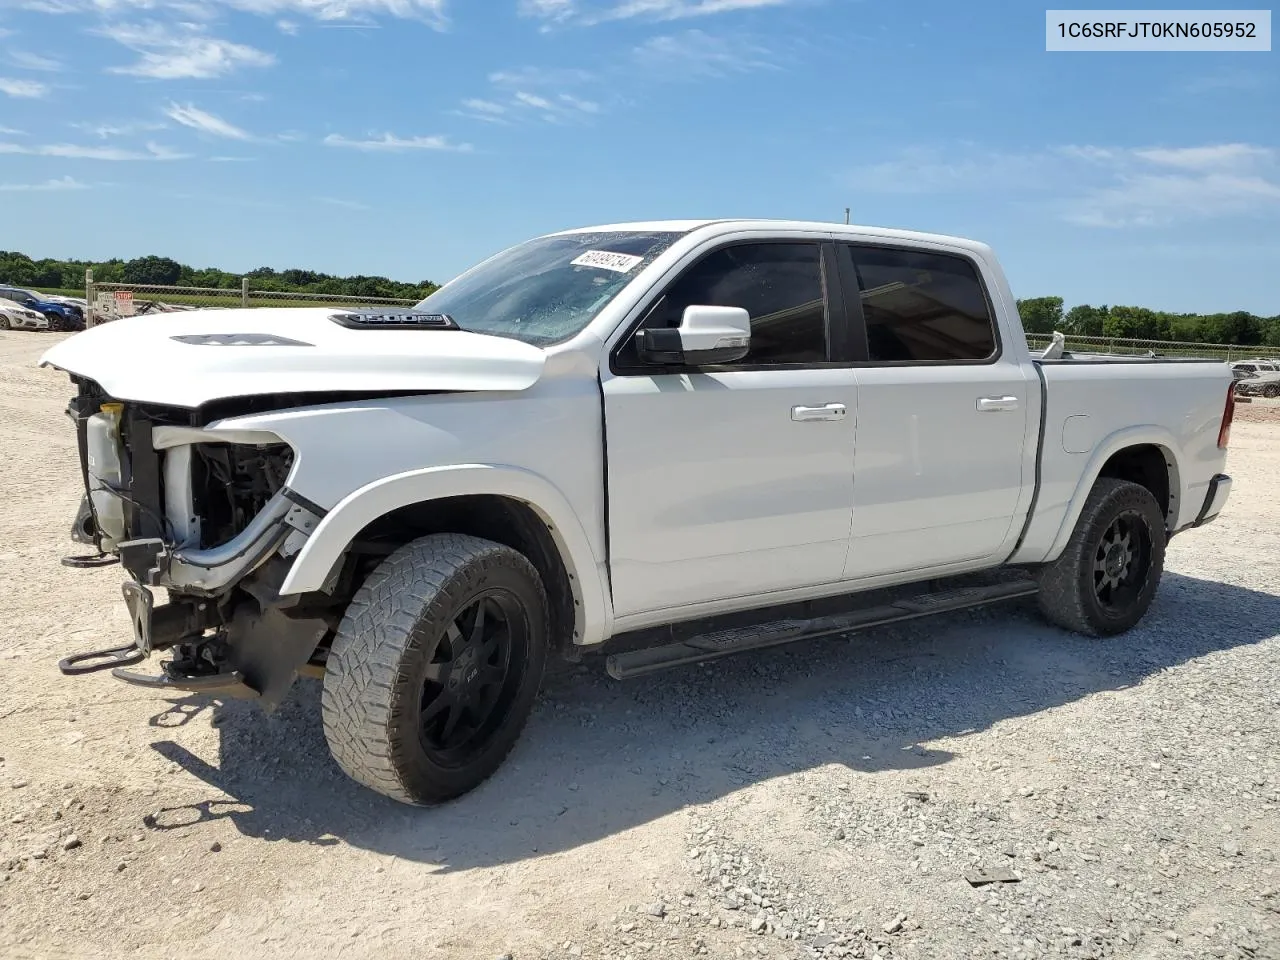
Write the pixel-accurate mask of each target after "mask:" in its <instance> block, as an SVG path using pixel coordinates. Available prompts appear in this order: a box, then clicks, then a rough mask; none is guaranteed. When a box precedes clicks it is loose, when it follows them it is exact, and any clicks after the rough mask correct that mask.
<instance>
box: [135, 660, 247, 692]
mask: <svg viewBox="0 0 1280 960" xmlns="http://www.w3.org/2000/svg"><path fill="white" fill-rule="evenodd" d="M111 675H112V676H113V677H115V678H116V679H117V680H123V681H124V682H125V683H131V684H133V685H134V686H135V687H147V688H148V689H150V690H163V691H166V692H167V691H170V690H172V691H176V692H179V693H204V694H208V695H209V696H212V697H236V698H238V699H244V700H253V699H257V697H258V696H259V693H258V691H257V690H254V689H253V688H252V687H251V686H249V685H248V684H247V683H245V682H244V675H243V674H241V673H240V671H239V670H232V671H230V672H228V673H214V674H206V675H194V676H184V675H182V674H177V673H171V672H170V671H169V668H168V667H167V666H166V667H165V671H164V673H161V674H160V675H159V676H148V675H147V674H142V673H134V672H133V671H132V670H125V669H124V668H122V667H116V668H115V669H114V670H112V671H111Z"/></svg>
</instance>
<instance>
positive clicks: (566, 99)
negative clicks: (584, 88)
mask: <svg viewBox="0 0 1280 960" xmlns="http://www.w3.org/2000/svg"><path fill="white" fill-rule="evenodd" d="M560 101H561V102H562V103H567V104H568V105H569V106H571V107H573V108H574V109H575V110H581V111H582V112H583V113H599V112H600V104H598V103H596V102H595V101H594V100H582V99H580V98H578V97H575V96H573V95H572V94H568V93H562V94H560Z"/></svg>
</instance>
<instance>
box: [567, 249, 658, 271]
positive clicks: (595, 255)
mask: <svg viewBox="0 0 1280 960" xmlns="http://www.w3.org/2000/svg"><path fill="white" fill-rule="evenodd" d="M643 259H644V257H635V256H632V255H631V254H629V253H610V252H609V251H608V250H588V251H587V252H586V253H584V254H582V256H580V257H577V258H575V259H574V260H572V261H570V262H571V263H572V264H573V265H574V266H575V267H599V268H600V269H602V270H613V271H614V272H615V273H630V272H631V271H632V270H633V269H635V265H636V264H637V263H639V262H640V261H641V260H643Z"/></svg>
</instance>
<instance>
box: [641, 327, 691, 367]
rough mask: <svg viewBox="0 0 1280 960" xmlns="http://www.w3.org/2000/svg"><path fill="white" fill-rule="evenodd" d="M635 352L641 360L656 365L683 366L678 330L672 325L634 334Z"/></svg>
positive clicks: (682, 350)
mask: <svg viewBox="0 0 1280 960" xmlns="http://www.w3.org/2000/svg"><path fill="white" fill-rule="evenodd" d="M636 352H637V353H638V354H639V356H640V359H641V360H642V361H644V362H645V363H652V364H655V365H657V366H664V367H665V366H683V365H684V362H685V354H684V346H683V345H682V344H681V343H680V331H679V330H676V329H675V328H674V327H658V328H654V329H650V330H641V331H639V332H638V333H637V334H636Z"/></svg>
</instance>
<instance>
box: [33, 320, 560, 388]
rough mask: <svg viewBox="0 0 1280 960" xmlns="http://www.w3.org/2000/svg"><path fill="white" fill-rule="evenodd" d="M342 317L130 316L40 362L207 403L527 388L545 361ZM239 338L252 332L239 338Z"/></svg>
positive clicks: (485, 339)
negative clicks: (320, 394) (272, 396)
mask: <svg viewBox="0 0 1280 960" xmlns="http://www.w3.org/2000/svg"><path fill="white" fill-rule="evenodd" d="M342 312H346V311H343V310H340V309H337V308H333V309H330V308H325V307H319V308H312V307H264V308H261V309H249V310H207V311H204V310H200V311H192V312H188V313H161V314H151V315H148V316H142V317H126V318H122V319H120V320H113V321H111V322H110V323H105V324H102V325H100V326H94V327H91V328H89V329H88V330H84V331H82V332H80V333H77V334H75V335H74V336H72V337H69V338H68V339H66V340H64V341H62V342H61V343H59V344H58V345H57V346H55V347H53V348H52V349H51V350H49V351H48V352H46V353H45V355H44V356H43V357H41V358H40V365H41V366H52V367H56V368H58V369H59V370H63V371H66V372H67V373H73V374H77V375H79V376H83V377H89V378H90V379H92V380H95V381H97V383H98V384H99V385H101V387H102V389H103V390H105V391H106V392H107V393H108V394H110V395H111V396H112V397H116V398H118V399H121V400H137V401H143V402H147V403H160V404H172V405H174V406H179V407H198V406H200V405H201V404H202V403H206V402H207V401H209V400H217V399H223V398H228V397H240V396H249V395H253V394H263V393H301V392H315V391H342V392H359V391H372V390H377V391H382V390H386V391H393V390H410V391H422V392H424V393H425V392H427V391H433V390H501V391H506V390H524V389H527V388H528V387H530V386H532V385H533V384H534V383H535V382H536V381H537V379H538V377H539V376H540V375H541V374H542V367H543V363H544V362H545V360H546V354H545V353H543V351H542V350H540V349H538V348H537V347H534V346H531V345H529V344H527V343H522V342H520V341H518V340H511V339H508V338H505V337H494V336H488V335H484V334H477V333H467V332H465V331H461V330H371V329H365V330H360V329H351V328H349V327H344V326H341V325H340V324H337V323H335V322H334V321H332V320H331V319H329V318H330V317H331V316H332V315H333V314H334V313H342ZM239 334H246V335H249V336H247V337H246V338H245V341H244V342H237V340H236V335H239ZM175 337H186V338H189V340H188V341H187V342H184V341H183V340H178V339H174V338H175ZM202 338H203V339H202ZM219 338H221V339H219ZM273 338H276V339H277V340H278V342H272V341H273ZM192 341H194V342H192Z"/></svg>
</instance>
